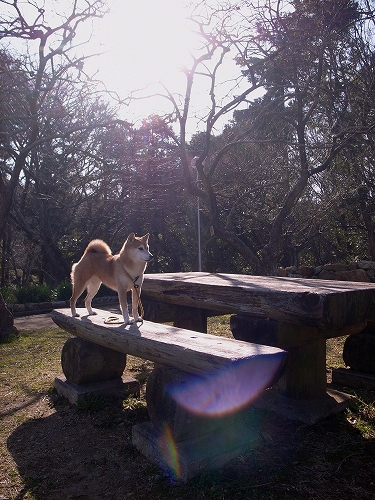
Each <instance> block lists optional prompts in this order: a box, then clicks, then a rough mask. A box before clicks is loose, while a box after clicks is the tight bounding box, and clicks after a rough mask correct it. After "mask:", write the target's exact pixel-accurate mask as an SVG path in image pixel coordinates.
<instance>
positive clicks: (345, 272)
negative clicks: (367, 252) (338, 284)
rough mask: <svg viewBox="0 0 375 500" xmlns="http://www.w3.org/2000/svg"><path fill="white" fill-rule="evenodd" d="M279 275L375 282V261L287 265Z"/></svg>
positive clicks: (281, 269)
mask: <svg viewBox="0 0 375 500" xmlns="http://www.w3.org/2000/svg"><path fill="white" fill-rule="evenodd" d="M278 276H285V277H289V278H313V279H321V280H338V281H363V282H367V283H375V262H373V261H368V260H360V261H357V262H351V263H350V264H325V265H324V266H316V267H314V266H300V267H295V266H293V267H286V268H285V269H284V268H280V269H279V271H278Z"/></svg>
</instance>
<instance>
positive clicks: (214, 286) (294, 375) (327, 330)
mask: <svg viewBox="0 0 375 500" xmlns="http://www.w3.org/2000/svg"><path fill="white" fill-rule="evenodd" d="M142 301H143V303H144V305H145V311H146V316H145V317H146V319H151V320H152V321H173V323H174V325H175V326H180V327H182V328H187V329H192V330H197V331H206V328H207V326H206V325H207V323H206V320H207V316H210V315H214V314H217V315H219V314H235V315H245V316H249V318H253V319H254V318H255V319H263V320H265V322H264V325H267V322H270V324H272V325H273V335H272V340H273V342H272V344H270V345H274V346H275V347H281V348H283V349H286V350H288V352H289V361H288V366H287V369H286V371H285V374H284V375H283V377H282V378H281V379H280V382H279V385H278V393H279V394H280V395H281V396H284V397H285V398H286V400H287V401H290V400H292V399H293V400H300V401H305V402H307V403H309V404H310V409H309V410H308V411H309V412H311V411H312V410H311V409H312V408H314V407H315V406H317V405H320V406H322V405H323V406H324V407H326V406H327V408H328V406H332V405H330V403H329V401H328V402H327V401H325V402H324V404H323V403H322V401H321V402H318V401H317V398H323V397H326V395H327V377H326V339H328V338H333V337H341V336H345V335H349V334H352V333H358V332H360V331H361V330H363V328H364V327H365V326H366V322H367V320H368V319H369V318H370V317H373V311H374V304H375V284H373V283H362V282H344V281H329V280H314V279H302V278H284V277H270V276H250V275H242V274H212V273H204V272H191V273H157V274H146V275H145V279H144V283H143V287H142ZM163 304H164V305H165V306H167V309H168V311H169V312H167V314H166V313H165V308H163ZM168 315H169V317H168ZM275 325H276V326H275ZM266 330H267V328H265V337H267V339H269V335H267V331H266ZM259 343H267V342H263V339H262V338H260V341H259ZM331 393H332V391H331ZM336 400H337V398H336ZM283 404H285V401H283ZM330 412H331V411H330V410H329V409H327V414H329V413H330ZM308 418H310V417H308ZM311 418H312V419H313V418H314V417H311Z"/></svg>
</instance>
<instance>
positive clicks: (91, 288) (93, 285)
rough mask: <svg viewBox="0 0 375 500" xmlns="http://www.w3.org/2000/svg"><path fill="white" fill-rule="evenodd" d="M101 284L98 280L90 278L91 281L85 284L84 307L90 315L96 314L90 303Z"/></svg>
mask: <svg viewBox="0 0 375 500" xmlns="http://www.w3.org/2000/svg"><path fill="white" fill-rule="evenodd" d="M101 284H102V282H101V281H100V279H99V278H91V280H90V281H89V282H88V283H87V287H86V288H87V295H86V298H85V306H86V309H87V311H88V313H89V314H90V315H91V314H96V313H95V312H94V311H93V310H92V307H91V301H92V299H93V298H94V297H95V295H96V294H97V293H98V290H99V288H100V285H101Z"/></svg>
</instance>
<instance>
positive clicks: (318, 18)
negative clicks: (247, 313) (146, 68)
mask: <svg viewBox="0 0 375 500" xmlns="http://www.w3.org/2000/svg"><path fill="white" fill-rule="evenodd" d="M365 7H366V6H365ZM365 7H364V8H361V7H360V6H359V5H358V4H357V3H356V2H352V1H350V0H342V1H340V2H337V1H328V2H316V1H310V0H305V1H303V2H300V1H285V2H274V1H272V0H269V1H266V2H264V1H263V2H252V1H246V0H244V1H239V2H237V3H236V4H233V3H232V2H221V3H219V6H218V4H217V3H216V2H215V4H213V6H212V7H210V2H200V3H199V4H198V5H197V6H196V10H195V12H194V13H193V16H192V21H193V22H194V23H195V25H196V28H197V31H198V32H199V33H200V34H201V38H202V48H201V53H200V55H198V56H197V57H195V58H193V62H192V65H191V67H190V68H185V75H186V90H185V95H184V96H183V98H182V99H179V98H178V97H177V96H175V95H172V94H171V93H168V92H166V94H165V95H166V98H167V99H168V100H169V101H170V102H171V103H172V105H173V109H174V114H175V118H176V120H177V122H178V124H179V132H178V134H176V138H175V140H176V142H177V143H178V145H179V148H180V154H181V165H182V170H183V183H184V187H185V189H186V190H187V191H188V192H189V193H190V194H191V195H193V196H198V197H199V198H200V199H201V201H202V205H203V207H204V212H205V216H206V218H207V226H208V227H209V228H210V234H211V235H213V237H216V238H218V239H220V240H223V241H225V242H227V244H229V245H231V246H232V247H233V248H234V249H235V250H236V251H237V252H238V253H239V254H240V255H242V257H243V259H244V262H245V263H246V265H247V266H249V267H250V269H251V271H252V272H254V273H257V274H273V273H275V272H276V268H277V266H278V264H279V262H280V258H281V257H282V255H283V252H284V249H285V246H286V245H288V239H290V234H288V233H289V231H288V230H289V229H290V223H291V221H292V219H291V216H292V214H293V212H294V211H295V210H296V207H297V206H298V204H299V203H300V201H301V199H302V197H303V196H304V195H305V194H306V193H307V192H308V190H311V189H314V188H317V185H318V181H319V176H320V175H321V174H322V173H323V172H328V171H329V169H331V168H333V167H334V166H335V160H336V159H337V158H338V156H339V155H340V154H342V152H343V151H344V150H346V148H349V147H351V146H352V145H353V142H355V141H361V140H364V137H366V136H367V135H368V134H373V129H374V123H375V122H374V118H373V116H374V114H373V111H374V104H375V103H374V99H373V97H372V96H373V90H372V89H371V86H363V87H362V99H363V102H365V103H366V105H367V107H370V108H371V110H372V111H371V112H370V111H369V109H367V112H366V114H365V113H360V114H355V113H353V112H352V111H353V102H352V99H353V97H354V94H353V92H354V91H353V86H354V84H355V82H356V81H357V79H358V78H360V73H361V71H362V65H361V61H360V59H359V58H358V55H357V54H358V48H359V47H361V50H366V51H367V52H371V44H366V43H363V40H364V38H363V31H361V27H362V28H363V26H364V23H368V21H369V20H372V21H373V20H374V13H373V11H370V10H368V9H366V8H365ZM367 29H372V27H371V26H370V25H369V24H367ZM370 38H371V37H370ZM227 57H235V59H236V60H237V63H238V65H239V66H240V67H241V68H242V69H241V71H240V70H239V79H240V78H241V77H242V78H246V81H247V86H246V87H244V86H243V83H244V82H243V81H242V85H241V87H239V86H237V87H236V85H238V83H239V82H238V81H236V82H235V84H236V85H234V86H233V88H232V89H230V90H229V91H227V93H226V94H225V95H223V94H221V95H220V87H221V86H220V83H221V82H222V80H221V75H220V71H221V68H222V67H223V64H224V62H225V60H226V58H227ZM197 78H200V79H203V78H205V79H206V80H207V82H208V84H207V87H208V107H207V112H206V114H205V115H204V116H202V123H203V122H204V124H205V126H204V130H203V131H202V132H201V133H200V134H199V136H197V137H196V138H195V140H194V141H193V142H192V144H191V145H190V147H189V144H188V138H187V126H188V120H189V118H190V115H189V113H191V112H192V108H191V106H192V100H193V98H194V93H193V89H194V83H195V80H196V79H197ZM240 89H241V90H240ZM260 90H262V92H263V93H262V94H259V91H260ZM259 96H260V97H259ZM240 107H241V108H242V109H243V108H246V107H247V108H248V109H247V110H245V111H244V112H243V117H242V120H241V124H239V122H237V125H236V126H233V127H228V129H227V132H226V133H225V134H222V135H221V136H220V141H218V137H217V135H216V136H215V134H217V130H216V131H215V127H218V124H219V123H220V120H221V119H222V118H223V117H224V116H228V115H229V113H232V112H233V111H234V110H237V109H239V108H240ZM239 125H240V126H239ZM238 148H242V150H243V151H242V153H241V154H242V161H243V162H244V163H242V164H241V169H242V173H240V170H239V169H238V170H237V171H236V172H235V171H233V172H232V175H231V174H230V172H228V169H231V168H233V165H237V166H238V165H239V163H238V159H239V158H240V157H239V156H238ZM236 151H237V156H236V155H235V154H234V153H235V152H236ZM193 155H196V156H197V158H196V159H195V168H196V170H197V172H198V175H199V179H200V183H199V184H197V183H196V182H195V180H196V179H195V175H194V171H193V169H192V166H191V157H192V156H193ZM246 155H248V156H249V155H250V156H251V158H252V160H253V161H248V160H246ZM235 156H236V158H237V160H236V161H237V163H235V162H234V157H235ZM254 160H255V161H258V171H257V172H256V170H255V166H256V163H255V162H254ZM250 164H251V165H252V167H251V168H253V170H252V172H253V174H251V171H247V173H246V174H245V175H244V174H243V172H244V171H245V170H246V167H247V165H250ZM272 165H274V167H277V168H274V169H272ZM225 172H226V174H225V175H227V178H228V181H229V183H228V184H227V186H226V187H225V185H224V184H225V183H223V182H221V181H220V178H221V179H223V178H224V177H223V175H224V173H225ZM255 173H256V175H255ZM236 179H237V181H236ZM251 179H252V180H253V184H251V182H250V181H251ZM241 183H242V186H241ZM276 186H277V189H276ZM273 192H274V195H273V194H272V193H273ZM262 193H263V195H262ZM258 196H263V198H262V199H263V200H265V203H264V204H263V208H262V207H260V204H259V203H258ZM264 207H266V208H267V209H265V208H264ZM234 213H236V214H237V215H236V217H237V221H239V222H237V225H235V226H234V225H233V220H234ZM257 220H258V222H259V221H261V223H262V226H263V234H262V237H261V238H258V241H257V242H256V243H254V241H256V238H249V237H248V236H247V235H246V232H249V233H251V232H254V231H253V228H254V225H252V224H251V223H249V221H253V222H256V221H257ZM244 228H245V230H244ZM250 240H252V244H250Z"/></svg>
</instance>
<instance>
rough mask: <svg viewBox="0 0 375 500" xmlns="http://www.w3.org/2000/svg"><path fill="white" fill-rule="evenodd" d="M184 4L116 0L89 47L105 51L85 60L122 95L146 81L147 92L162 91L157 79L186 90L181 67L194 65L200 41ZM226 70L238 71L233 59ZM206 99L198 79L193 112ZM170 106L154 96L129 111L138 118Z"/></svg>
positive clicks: (131, 117)
mask: <svg viewBox="0 0 375 500" xmlns="http://www.w3.org/2000/svg"><path fill="white" fill-rule="evenodd" d="M183 4H184V2H183V0H111V1H110V7H111V11H110V13H109V14H107V15H106V16H105V17H104V18H103V19H100V20H96V21H95V23H94V27H93V28H94V31H93V33H94V35H93V39H92V41H91V42H90V44H89V45H88V46H87V50H89V51H90V52H91V51H92V50H93V49H95V51H100V52H104V54H103V55H102V56H100V57H98V58H93V59H92V60H91V61H90V62H89V63H86V68H88V69H89V70H90V71H96V70H97V71H98V73H97V75H96V77H97V78H98V79H100V80H102V81H103V82H104V83H105V84H106V86H107V87H108V88H110V89H111V90H116V91H117V92H118V94H119V95H120V97H122V98H123V99H126V97H127V96H128V95H129V93H130V92H131V91H132V90H134V89H140V88H144V87H146V86H148V89H147V91H145V93H150V94H152V93H153V92H155V91H156V90H159V91H160V87H156V85H153V84H152V83H153V82H154V83H155V82H158V81H161V82H163V83H164V84H165V85H166V86H167V87H168V89H171V90H172V91H173V92H180V93H183V92H184V85H185V81H186V79H185V76H184V74H183V73H182V72H181V68H182V67H183V66H187V67H189V66H190V64H191V55H190V51H191V50H193V51H194V49H195V48H196V47H197V44H198V41H197V36H196V35H195V34H194V33H193V29H192V28H193V26H192V24H191V23H189V22H188V21H187V20H186V16H187V12H186V10H184V7H183ZM224 71H225V72H226V74H225V75H224V74H223V80H225V79H226V78H227V77H229V76H232V75H235V74H238V72H239V69H238V68H235V64H234V62H233V61H228V63H227V65H226V66H225V70H224ZM223 92H225V90H224V89H223ZM207 104H208V101H207V85H204V84H203V78H201V79H200V80H199V78H198V79H197V85H196V87H195V93H194V106H195V111H194V113H195V114H201V111H202V109H203V108H204V107H205V106H206V105H207ZM169 110H171V108H170V104H168V102H167V101H166V100H165V99H162V98H152V99H146V100H142V101H136V102H134V103H132V104H131V105H130V106H129V107H126V109H125V111H124V112H125V117H126V118H127V119H129V120H130V121H137V119H139V118H140V117H143V118H144V117H147V116H149V115H151V114H153V113H156V114H158V113H159V114H163V113H164V112H167V111H169ZM193 122H194V119H192V123H191V124H190V126H191V127H193V128H194V127H199V125H197V120H195V122H194V123H193ZM201 126H202V124H201Z"/></svg>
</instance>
